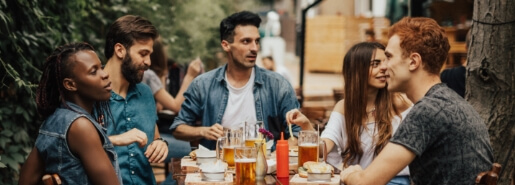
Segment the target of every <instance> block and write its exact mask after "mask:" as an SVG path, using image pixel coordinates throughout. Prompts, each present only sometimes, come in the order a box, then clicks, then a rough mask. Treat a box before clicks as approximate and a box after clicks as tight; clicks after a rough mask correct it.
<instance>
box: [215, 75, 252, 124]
mask: <svg viewBox="0 0 515 185" xmlns="http://www.w3.org/2000/svg"><path fill="white" fill-rule="evenodd" d="M254 78H255V74H254V69H252V74H251V75H250V79H249V81H248V82H247V84H245V85H244V86H243V87H241V88H235V87H233V86H231V84H230V83H229V81H227V73H226V74H225V82H226V83H227V89H228V90H229V100H227V106H226V107H225V112H224V116H223V117H222V126H223V127H226V128H236V127H242V126H244V125H245V124H244V121H245V120H249V121H255V120H257V119H256V105H255V103H254V94H253V93H252V90H253V89H254Z"/></svg>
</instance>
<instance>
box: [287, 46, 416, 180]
mask: <svg viewBox="0 0 515 185" xmlns="http://www.w3.org/2000/svg"><path fill="white" fill-rule="evenodd" d="M384 49H385V47H384V46H383V45H381V44H379V43H377V42H362V43H358V44H356V45H354V46H353V47H352V48H350V50H349V51H348V52H347V54H346V55H345V58H344V60H343V63H344V64H343V70H342V71H343V78H344V82H345V86H344V99H343V100H340V101H339V102H337V104H336V105H335V107H334V109H333V112H332V113H331V116H330V118H329V122H328V123H327V125H326V127H325V130H324V131H323V132H322V134H321V139H322V140H323V141H325V143H326V147H327V151H329V154H328V159H327V162H328V163H330V164H332V165H335V166H340V165H341V164H342V163H343V167H344V168H345V167H347V166H349V165H354V164H359V165H361V166H362V167H363V168H366V167H367V166H368V165H369V164H370V163H371V162H372V160H373V158H374V157H375V156H377V154H379V152H380V151H381V150H382V149H383V147H384V146H385V145H386V144H387V143H388V142H389V140H390V138H391V137H392V135H393V132H394V131H395V130H396V129H397V127H398V126H399V124H400V122H401V119H402V117H403V116H404V115H406V114H407V113H408V111H409V108H410V106H411V103H410V102H409V101H408V100H407V98H403V96H401V95H399V94H392V93H389V92H388V91H387V90H386V86H387V84H386V77H385V71H386V65H385V64H384V61H385V59H386V56H385V52H384ZM286 119H287V121H289V122H290V123H292V124H296V125H299V126H300V127H301V128H302V130H313V126H312V125H311V123H310V122H309V120H308V119H307V118H306V116H304V115H303V114H302V113H300V111H298V110H296V109H294V110H291V111H290V112H288V113H287V114H286ZM335 145H336V147H335ZM340 156H341V157H340ZM388 184H410V180H409V171H408V168H407V167H406V168H405V169H404V170H402V171H401V172H400V173H399V174H398V176H397V177H395V178H394V179H392V181H390V182H389V183H388Z"/></svg>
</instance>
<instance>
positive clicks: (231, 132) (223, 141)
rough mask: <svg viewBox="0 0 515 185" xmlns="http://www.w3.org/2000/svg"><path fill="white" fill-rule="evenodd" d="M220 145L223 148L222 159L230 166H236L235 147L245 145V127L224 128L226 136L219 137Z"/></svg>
mask: <svg viewBox="0 0 515 185" xmlns="http://www.w3.org/2000/svg"><path fill="white" fill-rule="evenodd" d="M217 142H218V146H219V147H220V148H222V156H223V157H222V159H223V161H225V162H226V163H227V166H228V167H234V147H239V146H243V127H239V128H235V129H229V128H224V136H223V137H221V138H218V141H217Z"/></svg>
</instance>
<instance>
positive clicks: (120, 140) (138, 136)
mask: <svg viewBox="0 0 515 185" xmlns="http://www.w3.org/2000/svg"><path fill="white" fill-rule="evenodd" d="M109 140H111V142H112V143H113V145H114V146H127V145H130V144H132V143H134V142H136V143H138V146H139V147H144V146H145V145H146V144H147V141H148V138H147V134H145V132H142V131H141V130H138V129H137V128H133V129H131V130H129V131H127V132H125V133H123V134H120V135H112V136H109Z"/></svg>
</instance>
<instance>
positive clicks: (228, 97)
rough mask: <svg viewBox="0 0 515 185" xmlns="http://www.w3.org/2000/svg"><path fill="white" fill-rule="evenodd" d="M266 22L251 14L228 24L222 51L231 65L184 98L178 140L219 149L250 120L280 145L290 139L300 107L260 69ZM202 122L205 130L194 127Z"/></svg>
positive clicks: (286, 86)
mask: <svg viewBox="0 0 515 185" xmlns="http://www.w3.org/2000/svg"><path fill="white" fill-rule="evenodd" d="M260 22H261V19H260V18H259V16H258V15H256V14H254V13H251V12H248V11H243V12H238V13H235V14H233V15H231V16H229V17H227V18H225V19H224V20H222V22H221V23H220V35H221V45H222V48H223V50H224V51H225V52H226V53H227V59H228V61H227V64H226V65H224V66H221V67H219V68H217V69H214V70H212V71H210V72H208V73H205V74H203V75H200V76H198V77H197V78H196V79H195V80H194V81H193V82H192V83H191V85H190V87H189V88H188V90H187V91H186V92H185V93H184V97H185V98H186V100H185V101H184V103H183V104H182V108H181V111H180V112H179V115H178V116H177V117H176V118H175V121H174V123H173V125H172V126H171V127H170V129H171V130H172V132H173V135H174V136H175V137H176V138H178V139H183V140H198V139H201V143H200V144H202V145H203V146H205V147H208V148H210V149H214V148H215V143H216V142H215V141H216V140H217V139H218V138H219V137H221V136H222V135H223V128H224V127H226V128H235V127H242V126H243V122H244V121H246V120H249V121H253V120H260V121H263V122H264V123H265V124H264V125H265V128H266V129H267V130H270V131H271V132H272V133H273V134H274V136H276V137H275V138H276V139H277V138H278V137H277V136H279V134H280V132H281V131H285V136H288V135H289V134H287V133H289V132H288V129H284V128H286V127H287V125H286V120H285V115H286V112H287V111H289V110H291V109H294V108H298V107H299V103H298V101H297V98H296V96H295V92H294V90H293V88H292V86H291V85H290V83H289V82H288V81H287V80H286V79H285V78H284V77H282V76H281V75H279V74H278V73H274V72H271V71H268V70H265V69H263V68H260V67H257V66H256V58H257V54H258V51H259V40H260V36H259V31H258V27H259V23H260ZM198 120H200V121H201V126H200V127H194V126H195V125H194V124H195V122H196V121H198ZM294 130H295V133H296V132H297V131H298V130H299V128H298V127H296V126H294ZM290 139H294V138H290Z"/></svg>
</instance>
